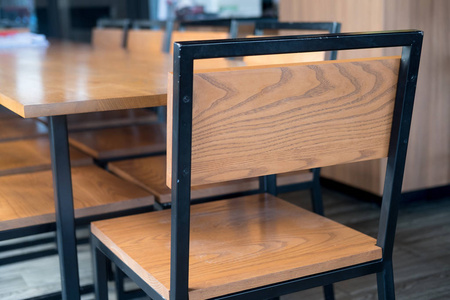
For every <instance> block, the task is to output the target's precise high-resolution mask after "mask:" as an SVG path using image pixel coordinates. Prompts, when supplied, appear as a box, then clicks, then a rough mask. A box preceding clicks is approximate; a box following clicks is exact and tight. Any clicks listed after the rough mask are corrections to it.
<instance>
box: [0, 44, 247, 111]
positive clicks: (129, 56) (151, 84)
mask: <svg viewBox="0 0 450 300" xmlns="http://www.w3.org/2000/svg"><path fill="white" fill-rule="evenodd" d="M172 61H173V57H172V55H171V54H167V53H162V52H161V51H160V50H158V51H155V52H153V51H150V52H146V53H142V54H138V53H130V52H129V51H127V50H125V49H118V50H115V51H105V50H102V49H94V48H92V47H91V46H89V45H85V44H74V43H69V42H56V41H55V42H52V44H51V45H50V47H49V48H48V49H36V48H21V49H15V50H14V51H2V52H0V82H1V85H0V105H4V106H5V107H7V108H8V109H10V110H12V111H14V112H15V113H16V114H18V115H20V116H22V117H25V118H32V117H46V116H53V115H64V114H69V115H70V114H78V113H87V112H96V111H110V110H120V109H132V108H145V107H155V106H161V105H165V104H166V98H167V73H168V72H169V71H171V70H172ZM216 62H217V60H214V61H202V62H201V64H200V65H199V66H197V64H196V65H195V68H203V69H205V68H217V67H226V66H236V65H242V62H239V61H231V60H220V61H219V62H218V63H217V64H216Z"/></svg>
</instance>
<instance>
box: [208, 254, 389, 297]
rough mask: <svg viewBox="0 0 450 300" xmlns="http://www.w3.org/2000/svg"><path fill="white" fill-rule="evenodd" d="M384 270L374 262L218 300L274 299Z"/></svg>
mask: <svg viewBox="0 0 450 300" xmlns="http://www.w3.org/2000/svg"><path fill="white" fill-rule="evenodd" d="M382 268H383V262H382V261H380V260H379V261H373V262H369V263H364V264H360V265H356V266H351V267H347V268H343V269H339V270H333V271H330V272H325V273H321V274H317V275H312V276H308V277H303V278H300V279H294V280H290V281H285V282H280V283H276V284H271V285H267V286H264V287H260V288H256V289H252V290H247V291H243V292H239V293H234V294H230V295H225V296H221V297H217V298H214V299H217V300H229V299H235V300H238V299H239V300H260V299H268V298H274V297H278V296H281V295H285V294H291V293H294V292H297V291H301V290H305V289H310V288H313V287H318V286H324V285H329V284H332V283H334V282H338V281H343V280H347V279H351V278H355V277H360V276H364V275H368V274H373V273H377V272H380V271H381V270H382Z"/></svg>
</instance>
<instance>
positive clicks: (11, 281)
mask: <svg viewBox="0 0 450 300" xmlns="http://www.w3.org/2000/svg"><path fill="white" fill-rule="evenodd" d="M323 194H324V203H325V209H326V211H325V213H326V215H327V216H328V217H330V218H332V219H334V220H337V221H339V222H343V223H345V224H347V225H348V226H350V227H353V228H355V229H358V230H360V231H362V232H365V233H367V234H369V235H371V236H374V237H376V232H377V226H378V215H379V207H378V206H377V205H376V204H373V203H367V202H363V201H360V200H357V199H354V198H352V197H350V196H347V195H343V194H340V193H338V192H335V191H331V190H327V189H324V190H323ZM282 197H284V198H285V199H288V200H290V201H292V202H295V203H297V204H299V205H302V206H303V207H307V208H310V200H309V199H310V198H309V193H308V192H305V191H302V192H295V193H289V194H285V195H282ZM81 234H86V232H81ZM449 236H450V197H447V198H443V199H440V200H434V201H416V202H414V203H408V204H402V205H401V208H400V215H399V222H398V227H397V237H396V245H395V250H394V269H395V270H394V276H395V284H396V295H397V299H400V300H401V299H404V300H406V299H408V300H413V299H421V300H422V299H426V300H437V299H450V238H449ZM79 250H80V254H79V259H80V269H81V270H80V276H81V282H82V283H88V282H90V281H91V268H90V253H89V247H88V246H87V245H82V246H80V248H79ZM4 255H5V253H0V257H3V256H4ZM58 272H59V271H58V261H57V257H56V256H52V257H45V258H40V259H35V260H32V261H28V262H23V263H17V264H11V265H7V266H2V267H0V299H2V300H9V299H23V298H25V297H31V296H34V295H38V294H40V293H46V292H51V291H55V290H57V289H58V288H59V275H58ZM335 292H336V299H341V300H344V299H355V300H370V299H377V294H376V279H375V276H374V275H371V276H366V277H362V278H358V279H353V280H348V281H344V282H340V283H337V284H336V285H335ZM111 295H113V290H112V289H111ZM92 298H93V296H92V295H87V296H85V297H83V299H92ZM110 299H114V297H110ZM282 299H283V300H293V299H313V300H314V299H323V297H322V291H321V289H320V288H316V289H311V290H307V291H302V292H299V293H296V294H292V295H287V296H284V297H282Z"/></svg>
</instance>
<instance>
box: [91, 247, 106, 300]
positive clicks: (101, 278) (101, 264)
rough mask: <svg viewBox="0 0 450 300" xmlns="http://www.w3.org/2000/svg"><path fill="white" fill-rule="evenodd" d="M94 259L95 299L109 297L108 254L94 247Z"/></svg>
mask: <svg viewBox="0 0 450 300" xmlns="http://www.w3.org/2000/svg"><path fill="white" fill-rule="evenodd" d="M92 252H93V253H92V259H93V260H94V261H93V266H94V287H95V299H97V300H107V299H108V281H107V264H106V262H107V260H106V256H105V255H104V254H103V253H102V252H101V251H100V250H99V249H98V248H97V247H93V250H92Z"/></svg>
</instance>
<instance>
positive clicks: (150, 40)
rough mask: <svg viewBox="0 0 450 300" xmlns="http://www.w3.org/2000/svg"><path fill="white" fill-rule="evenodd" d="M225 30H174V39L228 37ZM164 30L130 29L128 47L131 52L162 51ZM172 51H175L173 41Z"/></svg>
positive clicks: (188, 39) (189, 39) (190, 39)
mask: <svg viewBox="0 0 450 300" xmlns="http://www.w3.org/2000/svg"><path fill="white" fill-rule="evenodd" d="M227 37H228V34H227V33H225V32H203V31H174V32H173V33H172V38H171V39H172V41H192V40H214V39H226V38H227ZM163 39H164V31H162V30H148V29H143V30H130V31H129V33H128V43H127V49H128V50H129V51H131V52H140V53H149V52H150V53H151V51H162V47H163V45H162V44H163ZM171 44H172V46H171V47H170V52H172V51H173V43H171Z"/></svg>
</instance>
